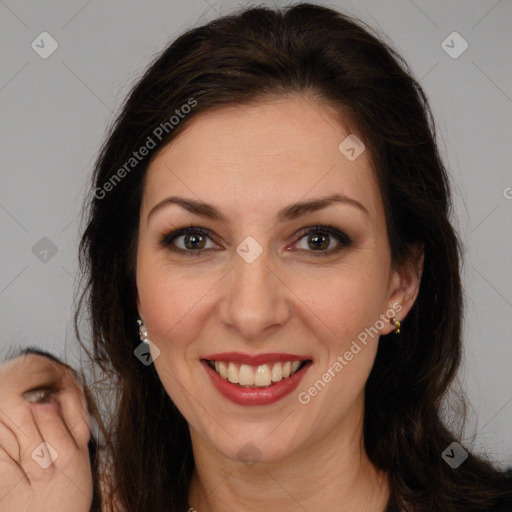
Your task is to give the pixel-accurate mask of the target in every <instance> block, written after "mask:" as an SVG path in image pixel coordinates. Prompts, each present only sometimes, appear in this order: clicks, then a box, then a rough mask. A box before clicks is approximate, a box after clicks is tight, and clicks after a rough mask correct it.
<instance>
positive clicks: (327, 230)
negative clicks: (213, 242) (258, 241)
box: [159, 225, 352, 257]
mask: <svg viewBox="0 0 512 512" xmlns="http://www.w3.org/2000/svg"><path fill="white" fill-rule="evenodd" d="M191 233H193V234H199V235H201V236H203V237H208V238H210V239H212V237H211V232H210V231H208V230H205V229H203V228H200V227H197V226H188V227H185V228H180V229H176V230H175V231H171V232H170V233H167V234H165V235H163V236H162V238H161V240H160V242H159V244H160V245H162V246H164V247H167V248H168V249H169V250H171V251H173V252H176V253H180V254H184V255H187V256H201V254H202V253H203V252H204V251H208V250H211V249H198V250H185V249H180V248H179V247H175V246H173V245H172V243H173V242H174V240H175V239H176V238H178V237H179V236H183V235H188V234H191ZM312 233H321V234H324V235H330V236H332V237H334V238H336V239H337V240H338V242H340V245H339V246H338V247H337V248H334V249H329V250H323V251H306V252H312V253H315V255H318V256H320V257H323V256H330V255H332V254H334V253H337V252H339V251H341V249H342V248H343V247H348V246H350V245H351V244H352V239H351V238H350V237H349V236H348V235H347V234H345V233H343V232H342V231H340V230H339V229H337V228H335V227H334V226H328V225H327V226H326V225H323V226H311V227H309V228H304V229H303V230H301V232H300V236H299V237H298V239H297V242H298V241H300V240H301V239H302V238H304V237H305V236H307V235H310V234H312ZM297 242H295V243H297ZM300 250H301V251H303V250H305V249H300Z"/></svg>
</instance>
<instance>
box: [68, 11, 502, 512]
mask: <svg viewBox="0 0 512 512" xmlns="http://www.w3.org/2000/svg"><path fill="white" fill-rule="evenodd" d="M290 93H301V94H304V93H306V94H309V95H311V96H312V97H313V98H315V99H317V100H319V101H322V102H324V103H325V104H327V105H329V106H331V107H332V108H334V109H335V110H336V111H337V112H339V113H340V115H343V116H344V118H345V119H349V120H350V125H351V131H352V132H353V133H357V134H358V137H359V138H361V139H362V140H363V142H364V143H365V145H366V147H367V148H368V149H369V151H370V154H371V156H372V161H373V164H374V167H375V173H376V177H377V179H378V183H379V187H380V191H381V196H382V200H383V202H384V207H385V212H386V222H387V230H388V236H389V242H390V246H391V253H392V260H393V263H394V264H396V265H400V264H405V263H406V262H408V261H409V260H410V258H411V255H412V252H411V251H412V248H413V246H414V244H421V245H423V247H424V252H425V256H424V268H423V273H422V280H421V286H420V290H419V295H418V297H417V300H416V302H415V304H414V306H413V308H412V309H411V311H410V312H409V315H408V316H407V318H406V319H405V321H404V325H403V329H402V333H401V334H400V336H395V335H394V334H391V335H388V336H384V337H382V338H381V340H380V343H379V348H378V353H377V356H376V360H375V364H374V367H373V370H372V372H371V374H370V376H369V378H368V381H367V383H366V388H365V394H366V403H365V419H364V439H365V445H366V450H367V453H368V457H369V458H370V460H371V461H372V462H373V464H374V465H375V466H376V467H378V468H380V469H382V470H384V471H386V472H388V474H389V481H390V485H391V497H390V502H389V506H388V510H389V511H395V510H407V511H429V512H431V511H441V510H442V511H443V512H449V511H456V510H465V511H466V510H471V511H476V510H487V509H489V508H490V507H491V505H492V504H493V503H494V502H495V501H496V500H497V498H498V497H499V496H505V495H506V494H507V492H508V494H507V495H511V496H512V491H510V490H509V491H507V490H506V489H507V481H506V479H505V476H504V475H503V474H502V473H500V472H499V471H498V470H497V469H495V468H493V466H492V465H491V464H490V463H489V462H487V461H485V460H484V459H483V458H480V457H478V456H477V455H475V454H471V453H470V455H469V457H468V459H467V460H466V461H465V462H464V463H463V464H462V465H460V466H459V467H458V468H457V469H453V468H452V467H450V466H449V465H448V464H447V463H446V461H445V460H443V458H442V456H441V454H442V452H443V451H444V450H445V449H446V448H447V447H448V446H449V445H450V444H451V443H452V442H453V441H458V442H459V444H460V445H462V446H464V443H463V442H462V441H461V440H460V439H459V438H458V436H456V435H455V434H454V433H453V432H452V430H451V429H450V428H449V427H448V426H447V424H446V422H445V421H444V420H443V418H442V414H441V407H442V400H443V398H444V397H445V395H446V394H447V391H448V390H449V389H450V386H451V384H452V381H453V380H454V377H455V376H456V371H457V369H458V366H459V363H460V359H461V325H462V319H463V298H462V290H461V281H460V254H461V243H460V240H459V238H458V236H457V234H456V232H455V231H454V228H453V227H452V225H451V223H450V220H449V217H450V215H451V214H452V204H451V198H450V187H449V179H448V176H447V173H446V170H445V167H444V165H443V162H442V160H441V158H440V155H439V153H438V149H437V146H436V132H435V125H434V120H433V118H432V114H431V111H430V108H429V105H428V101H427V98H426V96H425V94H424V92H423V90H422V88H421V86H420V85H419V83H418V82H417V81H416V80H415V79H414V78H413V76H412V73H411V72H410V70H409V68H408V67H407V64H406V63H405V62H404V61H403V59H402V58H401V57H400V56H399V55H398V54H397V53H396V52H395V51H394V50H393V49H392V48H391V47H390V45H389V44H388V43H386V42H385V41H384V40H382V39H381V38H380V37H379V36H378V35H376V34H375V33H374V32H373V30H372V29H370V28H368V27H367V26H365V25H364V24H363V23H362V22H360V21H358V20H355V19H353V18H351V17H350V16H347V15H345V14H342V13H340V12H338V11H335V10H332V9H330V8H326V7H321V6H317V5H311V4H297V5H293V6H289V7H286V8H283V9H270V8H264V7H253V8H249V9H246V10H242V11H240V12H237V13H234V14H231V15H229V16H225V17H222V18H219V19H216V20H214V21H212V22H210V23H208V24H206V25H204V26H201V27H198V28H193V29H191V30H189V31H187V32H186V33H184V34H183V35H181V36H180V37H178V39H176V40H175V41H174V42H173V43H172V44H171V45H170V46H169V47H168V48H166V49H165V50H164V51H163V52H162V53H161V54H160V55H158V56H157V58H156V59H155V60H154V61H153V62H152V63H151V65H150V66H149V68H148V69H147V71H146V72H145V73H144V75H143V76H142V78H141V79H140V80H139V81H138V83H137V84H136V86H135V87H134V88H133V90H132V91H131V93H130V94H129V96H128V97H127V99H126V101H125V103H124V105H123V106H122V109H121V112H120V114H119V116H118V118H117V119H116V120H115V122H114V123H113V125H112V127H111V130H110V132H109V134H108V137H107V139H106V141H105V143H104V145H103V147H102V148H101V152H100V154H99V156H98V159H97V162H96V166H95V169H94V175H93V182H92V188H91V194H90V196H89V197H88V198H87V207H86V210H85V212H86V214H87V219H86V222H87V225H86V227H85V231H84V233H83V237H82V240H81V243H80V264H81V268H82V270H83V279H85V286H84V287H83V290H82V295H81V297H80V301H79V304H78V308H77V311H76V316H75V320H76V325H77V333H78V334H79V335H80V333H79V327H78V324H79V323H80V318H81V314H80V313H81V311H83V310H84V309H87V313H88V315H89V316H90V320H91V329H92V332H91V337H92V354H91V358H92V359H93V362H94V363H95V364H96V365H98V366H99V367H100V368H101V370H102V371H103V372H106V375H107V376H108V377H109V378H110V379H112V383H113V384H112V385H113V387H114V388H115V396H116V399H115V400H114V401H113V403H112V407H113V408H114V411H115V413H114V414H113V415H112V418H111V422H110V424H109V429H108V431H109V434H108V436H107V440H106V445H107V449H108V450H109V453H110V454H111V463H112V467H111V469H112V476H113V480H114V482H115V485H116V489H115V492H116V496H117V498H118V500H119V502H120V503H121V504H122V507H123V508H124V509H125V510H126V511H128V512H131V511H133V512H135V511H137V512H150V511H151V512H160V511H162V512H163V511H164V510H166V511H176V512H177V511H182V510H187V495H188V487H189V483H190V479H191V476H192V473H193V470H194V460H193V456H192V447H191V442H190V435H189V431H188V425H187V422H186V421H185V419H184V418H183V416H182V415H181V413H180V411H179V410H178V409H177V408H176V407H175V405H174V404H173V403H172V401H171V399H170V398H169V396H168V395H167V393H166V392H165V390H164V388H163V386H162V385H161V383H160V380H159V378H158V375H157V373H156V371H155V369H154V366H153V365H150V366H145V365H143V364H141V363H140V361H139V360H138V359H137V358H136V357H135V356H134V354H133V351H134V349H135V348H136V347H137V345H138V344H139V343H140V341H139V338H138V331H137V325H136V319H137V309H136V305H135V292H136V285H135V266H136V260H135V254H136V253H135V248H136V244H137V237H138V223H139V209H140V204H141V198H142V192H143V187H144V177H145V173H146V169H147V167H148V165H149V163H150V161H151V158H153V157H154V156H155V154H156V153H157V152H158V151H159V150H160V149H161V148H162V147H163V146H164V145H165V144H167V143H168V142H169V141H170V140H172V139H173V138H175V137H176V136H177V135H178V134H179V133H180V132H181V131H182V130H183V129H184V128H185V127H186V126H187V124H188V123H189V122H190V120H191V119H193V118H194V116H196V115H198V114H199V113H201V112H205V111H208V110H212V109H214V108H221V107H222V106H223V105H233V104H248V103H250V102H255V101H259V100H264V99H265V98H268V97H269V96H276V95H277V96H279V95H284V94H290ZM184 105H189V107H190V108H187V109H185V108H184V107H183V106H184ZM176 110H178V111H179V112H180V113H182V114H184V115H180V116H179V117H180V119H179V121H178V122H175V121H172V120H171V116H172V115H173V114H174V113H175V112H176ZM175 117H176V116H175ZM150 140H151V143H150V142H149V141H150ZM142 146H145V147H146V148H148V152H147V156H145V157H144V158H141V159H137V161H135V160H134V159H133V152H134V151H137V150H138V149H139V148H141V147H142ZM150 146H151V147H150ZM121 169H124V172H123V171H121ZM82 344H83V346H84V348H86V344H85V343H83V342H82ZM93 385H94V384H93ZM466 450H467V451H468V452H470V449H469V448H468V447H467V446H466Z"/></svg>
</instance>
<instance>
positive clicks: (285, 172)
mask: <svg viewBox="0 0 512 512" xmlns="http://www.w3.org/2000/svg"><path fill="white" fill-rule="evenodd" d="M349 135H351V133H350V129H349V128H348V127H347V126H345V123H342V122H340V120H339V116H338V117H336V116H335V114H334V112H333V110H332V109H328V108H327V107H325V106H322V105H321V104H319V103H317V102H315V101H314V100H312V99H309V98H307V97H298V96H292V97H283V98H278V99H273V100H268V101H262V102H258V103H255V104H251V105H236V106H228V107H222V108H220V109H217V110H211V111H207V112H204V113H202V114H197V115H196V116H195V117H194V118H193V119H191V121H190V123H189V124H188V126H187V127H186V128H185V130H184V131H183V132H181V133H180V135H179V136H177V137H176V139H174V140H172V141H171V142H170V143H169V144H168V145H167V146H166V147H164V148H163V149H162V150H160V152H159V153H158V154H157V156H156V157H155V158H154V159H153V161H152V162H151V164H150V165H149V168H148V171H147V179H146V187H145V193H144V200H143V210H146V211H147V210H148V209H149V208H151V206H152V205H154V204H155V203H157V202H159V201H161V200H163V199H164V198H165V197H166V196H167V195H171V194H173V195H174V194H179V195H183V196H187V197H190V198H196V199H201V200H203V201H207V202H209V203H214V204H217V205H219V206H221V205H222V208H223V209H225V210H226V211H228V210H229V206H230V205H231V206H232V207H233V214H234V215H235V214H237V213H239V210H237V209H236V207H237V205H238V206H240V205H243V206H244V208H245V210H246V211H254V210H257V209H260V210H261V209H262V208H264V209H268V205H269V204H271V205H275V209H276V210H277V209H279V208H280V206H282V205H284V204H288V203H290V202H294V201H297V200H301V199H302V200H304V199H308V198H309V197H311V198H314V197H319V196H324V195H327V194H331V193H335V192H338V193H342V194H345V195H347V196H350V197H353V198H354V199H356V200H358V201H360V202H362V203H363V204H364V205H365V206H366V207H367V209H368V210H369V211H370V213H371V214H373V215H379V214H380V213H381V211H382V205H381V204H380V203H381V201H380V193H379V190H378V186H377V183H376V180H375V177H374V171H373V167H372V163H371V160H370V155H369V151H367V150H365V151H363V152H362V153H361V154H360V155H359V156H358V157H357V158H356V159H355V160H353V161H351V160H349V159H348V158H347V157H346V156H345V154H344V153H342V152H341V151H340V149H339V146H340V143H342V142H343V141H344V140H345V139H346V138H347V137H348V136H349ZM356 149H357V148H356ZM264 205H265V206H264Z"/></svg>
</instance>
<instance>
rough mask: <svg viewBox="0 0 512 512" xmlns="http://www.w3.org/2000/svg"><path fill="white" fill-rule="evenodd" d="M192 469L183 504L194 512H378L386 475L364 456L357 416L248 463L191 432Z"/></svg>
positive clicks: (385, 500) (383, 506)
mask: <svg viewBox="0 0 512 512" xmlns="http://www.w3.org/2000/svg"><path fill="white" fill-rule="evenodd" d="M191 434H192V444H193V447H194V459H195V472H194V475H193V478H192V481H191V485H190V487H189V503H190V505H191V507H193V508H195V509H196V510H197V511H199V512H221V511H225V510H239V511H243V512H253V511H254V512H256V511H258V512H259V511H261V510H266V511H269V512H273V511H276V512H277V511H279V512H292V511H293V512H296V511H297V510H315V511H316V512H324V511H325V512H327V511H329V512H332V510H336V511H337V512H360V511H361V512H362V511H366V510H372V511H375V512H384V511H385V510H386V506H387V503H388V500H389V494H390V493H389V483H388V478H387V475H385V474H383V473H380V472H379V471H378V470H377V469H376V468H375V467H374V466H373V465H372V464H371V462H370V460H369V459H368V457H367V455H366V452H365V450H364V443H363V438H362V414H361V419H360V421H358V422H357V424H356V425H354V424H352V426H351V427H349V428H347V426H344V425H341V426H340V428H339V429H338V431H333V432H332V433H331V435H329V436H324V437H323V438H322V439H319V440H317V441H315V442H314V443H312V444H311V445H310V446H308V447H307V448H304V449H302V450H300V451H299V450H297V451H296V452H295V453H294V454H293V455H292V456H290V457H288V458H286V459H284V460H280V461H279V462H257V463H256V464H254V465H252V466H248V465H246V464H244V463H242V462H240V461H233V460H231V459H228V458H226V457H224V456H222V454H219V453H218V452H215V451H214V450H212V449H211V447H210V446H209V445H208V444H206V442H205V440H204V438H202V437H200V436H199V435H198V434H197V433H192V432H191Z"/></svg>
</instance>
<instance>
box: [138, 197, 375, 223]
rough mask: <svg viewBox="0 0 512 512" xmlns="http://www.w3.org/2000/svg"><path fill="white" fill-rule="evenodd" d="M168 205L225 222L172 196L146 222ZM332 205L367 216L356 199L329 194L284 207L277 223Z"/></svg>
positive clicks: (207, 207)
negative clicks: (343, 205) (349, 208)
mask: <svg viewBox="0 0 512 512" xmlns="http://www.w3.org/2000/svg"><path fill="white" fill-rule="evenodd" d="M169 204H177V205H179V206H181V207H182V208H184V209H185V210H187V211H189V212H190V213H193V214H195V215H198V216H200V217H205V218H207V219H212V220H219V221H222V222H225V221H226V218H225V216H224V215H223V214H222V212H221V211H220V210H219V209H218V208H216V207H215V206H213V205H211V204H208V203H204V202H203V201H197V200H195V199H188V198H185V197H178V196H172V197H167V198H165V199H163V200H162V201H160V202H159V203H158V204H156V205H155V206H154V207H153V208H152V209H151V211H150V212H149V213H148V217H147V218H148V221H149V218H150V217H151V216H152V215H153V214H154V213H155V212H156V211H158V210H160V209H161V208H163V207H164V206H167V205H169ZM333 204H345V205H349V206H354V207H355V208H357V209H359V210H360V211H362V212H364V213H366V214H367V215H369V212H368V210H367V209H366V208H365V207H364V206H363V205H362V204H361V203H360V202H359V201H357V200H356V199H352V198H351V197H348V196H345V195H343V194H331V195H329V196H326V197H321V198H317V199H312V200H310V201H302V202H299V203H294V204H291V205H289V206H286V207H285V208H283V209H282V210H280V211H279V212H278V214H277V216H276V219H277V221H278V222H286V221H290V220H294V219H297V218H299V217H302V216H303V215H307V214H308V213H312V212H316V211H318V210H323V209H324V208H327V207H328V206H331V205H333Z"/></svg>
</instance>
